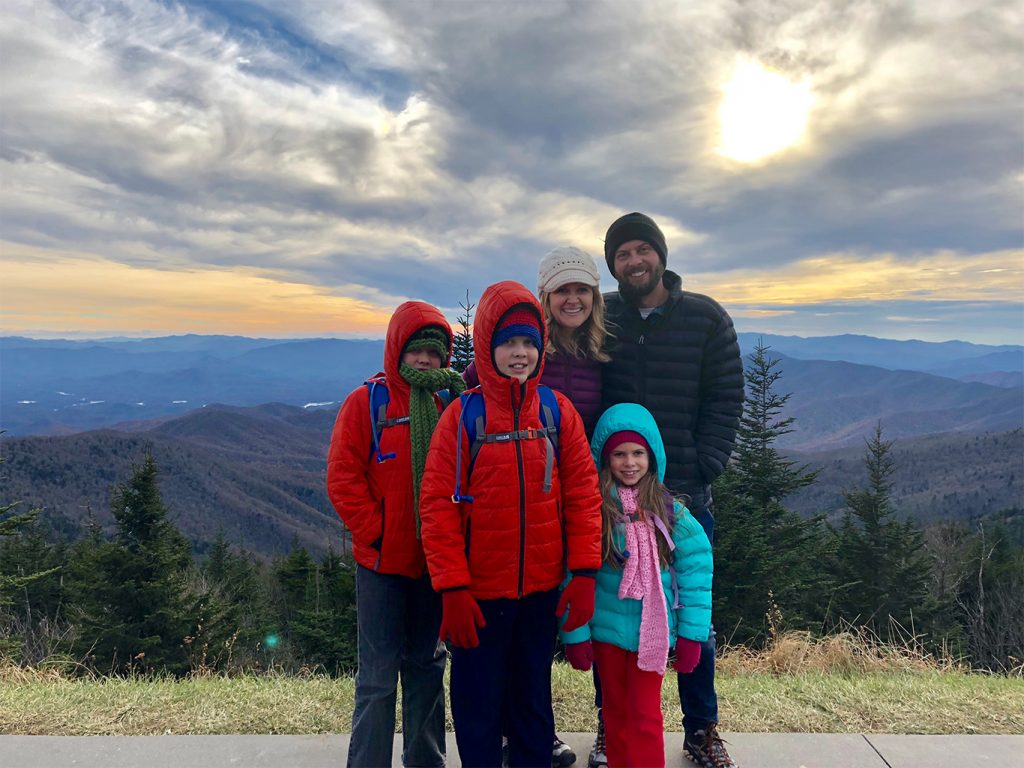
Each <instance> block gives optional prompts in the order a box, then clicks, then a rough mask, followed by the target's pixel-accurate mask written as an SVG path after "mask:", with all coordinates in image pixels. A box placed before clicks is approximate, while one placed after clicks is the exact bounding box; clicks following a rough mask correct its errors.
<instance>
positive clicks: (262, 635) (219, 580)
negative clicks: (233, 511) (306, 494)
mask: <svg viewBox="0 0 1024 768" xmlns="http://www.w3.org/2000/svg"><path fill="white" fill-rule="evenodd" d="M201 573H202V575H203V577H204V579H203V582H202V588H201V594H202V597H203V604H204V608H205V614H206V616H207V622H206V626H205V629H204V630H203V632H202V635H201V637H197V638H196V642H197V643H198V642H200V641H201V642H203V643H204V644H205V645H203V646H202V647H199V648H198V649H195V650H194V651H193V652H194V653H197V654H198V653H201V654H202V655H203V656H204V658H205V662H204V663H205V664H206V665H207V666H211V667H213V668H227V667H228V666H229V665H232V666H235V667H257V666H262V663H263V659H262V655H261V649H263V647H264V646H265V644H266V639H267V637H268V636H273V635H274V632H275V629H276V626H277V625H276V622H275V621H274V619H273V615H272V614H273V610H272V607H271V602H270V593H271V589H270V585H269V584H268V582H267V579H266V575H265V574H264V572H263V570H262V568H261V566H260V564H259V563H258V562H257V561H256V560H255V559H254V558H253V556H252V555H251V554H249V553H248V552H246V551H245V550H241V549H239V550H235V549H232V547H231V546H230V545H229V544H228V543H227V540H226V539H225V538H224V536H223V534H222V533H218V534H217V537H216V539H215V540H214V542H213V544H212V545H211V547H210V552H209V556H208V557H207V560H206V562H205V563H204V564H203V567H202V569H201ZM195 644H196V643H194V644H193V645H195Z"/></svg>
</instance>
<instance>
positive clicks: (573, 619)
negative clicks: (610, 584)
mask: <svg viewBox="0 0 1024 768" xmlns="http://www.w3.org/2000/svg"><path fill="white" fill-rule="evenodd" d="M596 586H597V583H596V582H595V581H594V577H593V576H573V577H572V581H570V582H569V584H568V586H566V588H565V589H564V590H563V591H562V596H561V597H560V598H559V600H558V607H557V608H555V616H561V615H562V614H563V613H565V609H566V608H568V609H569V615H568V616H566V617H565V624H563V625H562V631H563V632H571V631H572V630H574V629H578V628H579V627H582V626H583V625H584V624H586V623H587V622H589V621H590V620H591V619H592V618H593V617H594V588H595V587H596Z"/></svg>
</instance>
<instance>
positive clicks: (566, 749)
mask: <svg viewBox="0 0 1024 768" xmlns="http://www.w3.org/2000/svg"><path fill="white" fill-rule="evenodd" d="M575 762H576V753H575V752H573V751H572V747H570V746H569V745H568V744H566V743H565V742H564V741H562V740H561V739H560V738H558V736H555V743H554V744H553V745H552V746H551V765H552V768H569V766H570V765H572V764H573V763H575Z"/></svg>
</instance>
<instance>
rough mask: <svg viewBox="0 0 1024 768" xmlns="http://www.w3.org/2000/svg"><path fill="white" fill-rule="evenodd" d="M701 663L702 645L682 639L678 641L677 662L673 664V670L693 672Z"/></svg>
mask: <svg viewBox="0 0 1024 768" xmlns="http://www.w3.org/2000/svg"><path fill="white" fill-rule="evenodd" d="M699 661H700V643H698V642H697V641H696V640H687V639H686V638H685V637H680V638H679V639H678V640H676V660H675V661H674V662H673V663H672V669H674V670H675V671H676V672H682V673H683V674H684V675H685V674H686V673H687V672H693V670H694V669H696V668H697V662H699Z"/></svg>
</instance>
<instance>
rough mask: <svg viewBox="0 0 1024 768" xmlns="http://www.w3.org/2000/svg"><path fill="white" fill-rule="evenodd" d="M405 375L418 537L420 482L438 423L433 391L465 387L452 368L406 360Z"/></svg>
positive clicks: (402, 370) (402, 369) (456, 391)
mask: <svg viewBox="0 0 1024 768" xmlns="http://www.w3.org/2000/svg"><path fill="white" fill-rule="evenodd" d="M398 372H399V373H400V374H401V375H402V378H403V379H405V380H406V381H407V382H409V442H410V443H411V444H412V492H413V502H414V509H415V510H416V538H419V535H420V481H421V480H422V479H423V468H424V467H425V466H426V464H427V449H428V448H429V447H430V436H431V435H433V434H434V427H436V426H437V420H438V413H437V405H436V404H435V403H434V393H435V392H438V391H440V390H442V389H447V390H449V391H450V392H451V394H452V397H453V398H454V397H457V396H458V395H459V394H460V393H461V392H462V390H463V389H465V388H466V384H465V382H463V381H462V376H460V375H459V372H458V371H454V370H452V369H451V368H433V369H431V370H429V371H418V370H416V369H415V368H410V367H409V366H408V365H406V364H405V363H402V364H401V365H400V366H399V367H398Z"/></svg>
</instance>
